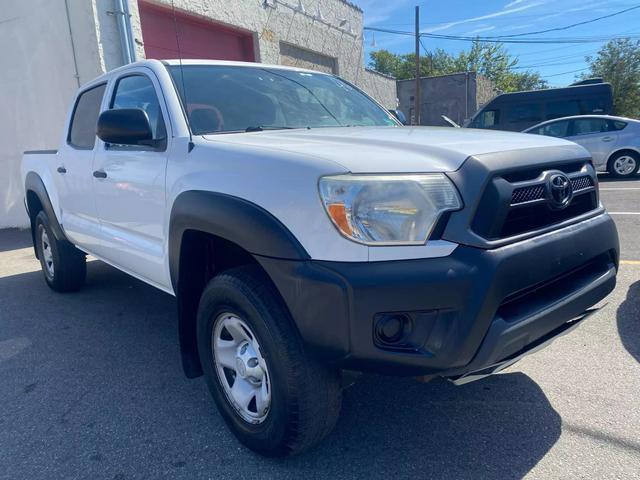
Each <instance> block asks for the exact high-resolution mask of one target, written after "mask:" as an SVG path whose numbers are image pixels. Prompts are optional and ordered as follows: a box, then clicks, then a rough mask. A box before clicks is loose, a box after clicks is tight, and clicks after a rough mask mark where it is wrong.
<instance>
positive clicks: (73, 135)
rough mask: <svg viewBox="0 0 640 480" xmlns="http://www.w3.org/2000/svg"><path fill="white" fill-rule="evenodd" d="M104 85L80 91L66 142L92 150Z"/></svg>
mask: <svg viewBox="0 0 640 480" xmlns="http://www.w3.org/2000/svg"><path fill="white" fill-rule="evenodd" d="M106 86H107V85H106V84H102V85H98V86H97V87H93V88H91V89H90V90H87V91H85V92H82V93H81V94H80V96H79V97H78V100H77V101H76V106H75V107H74V109H73V115H72V117H71V125H70V127H69V134H68V135H67V142H68V143H69V145H71V146H72V147H75V148H80V149H85V150H93V147H94V145H95V143H96V128H97V126H98V115H99V114H100V104H101V103H102V97H103V96H104V90H105V88H106Z"/></svg>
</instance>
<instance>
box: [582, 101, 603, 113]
mask: <svg viewBox="0 0 640 480" xmlns="http://www.w3.org/2000/svg"><path fill="white" fill-rule="evenodd" d="M605 105H606V103H605V99H604V98H598V97H595V98H585V99H582V100H580V113H581V114H582V115H585V114H589V113H607V112H606V108H605Z"/></svg>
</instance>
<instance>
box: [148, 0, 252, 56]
mask: <svg viewBox="0 0 640 480" xmlns="http://www.w3.org/2000/svg"><path fill="white" fill-rule="evenodd" d="M138 8H139V10H140V23H141V24H142V37H143V39H144V51H145V54H146V56H147V58H157V59H163V58H178V57H179V54H178V42H177V40H176V26H177V31H178V35H179V40H180V53H181V54H182V58H203V59H211V60H240V61H247V62H253V61H255V56H254V54H253V38H252V35H251V34H250V33H246V32H242V31H238V30H234V29H231V28H228V27H222V26H220V25H218V24H216V23H213V22H208V21H206V20H202V19H200V18H198V17H194V16H191V15H186V14H184V13H182V12H178V11H176V13H175V21H174V13H173V11H172V10H171V9H169V8H163V7H158V6H156V5H152V4H149V3H146V2H138Z"/></svg>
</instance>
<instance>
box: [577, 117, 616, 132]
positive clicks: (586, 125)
mask: <svg viewBox="0 0 640 480" xmlns="http://www.w3.org/2000/svg"><path fill="white" fill-rule="evenodd" d="M607 130H608V128H607V121H606V120H605V119H603V118H580V119H576V120H574V121H573V135H589V134H592V133H601V132H606V131H607Z"/></svg>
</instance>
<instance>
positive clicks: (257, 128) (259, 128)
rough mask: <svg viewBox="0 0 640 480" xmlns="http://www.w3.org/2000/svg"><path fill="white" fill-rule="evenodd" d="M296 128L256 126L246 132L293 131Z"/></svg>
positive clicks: (248, 128)
mask: <svg viewBox="0 0 640 480" xmlns="http://www.w3.org/2000/svg"><path fill="white" fill-rule="evenodd" d="M294 128H295V127H285V126H280V125H255V126H250V127H247V128H246V129H245V130H244V131H245V132H262V131H264V130H293V129H294Z"/></svg>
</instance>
